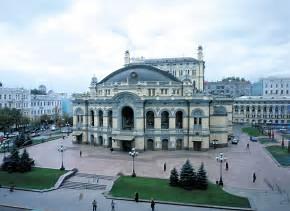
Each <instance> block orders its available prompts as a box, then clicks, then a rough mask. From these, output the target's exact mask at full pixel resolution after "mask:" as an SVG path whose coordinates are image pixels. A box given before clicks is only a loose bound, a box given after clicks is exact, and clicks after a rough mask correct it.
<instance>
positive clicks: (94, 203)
mask: <svg viewBox="0 0 290 211" xmlns="http://www.w3.org/2000/svg"><path fill="white" fill-rule="evenodd" d="M92 204H93V211H97V202H96V200H95V199H94V201H93V202H92Z"/></svg>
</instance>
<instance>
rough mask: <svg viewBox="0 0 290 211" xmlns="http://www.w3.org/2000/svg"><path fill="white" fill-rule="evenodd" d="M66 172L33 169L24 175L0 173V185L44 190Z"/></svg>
mask: <svg viewBox="0 0 290 211" xmlns="http://www.w3.org/2000/svg"><path fill="white" fill-rule="evenodd" d="M66 172H67V171H60V170H58V169H46V168H33V169H32V170H31V171H30V172H26V173H8V172H6V171H0V184H1V185H6V186H10V185H11V184H14V185H15V186H16V187H21V188H32V189H46V188H51V187H53V186H54V184H55V183H56V181H57V180H58V178H59V177H60V176H61V175H62V174H64V173H66Z"/></svg>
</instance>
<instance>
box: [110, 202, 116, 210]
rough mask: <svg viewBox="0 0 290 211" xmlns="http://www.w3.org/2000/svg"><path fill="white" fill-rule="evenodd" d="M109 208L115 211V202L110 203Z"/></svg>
mask: <svg viewBox="0 0 290 211" xmlns="http://www.w3.org/2000/svg"><path fill="white" fill-rule="evenodd" d="M111 208H112V211H115V202H114V200H112V201H111Z"/></svg>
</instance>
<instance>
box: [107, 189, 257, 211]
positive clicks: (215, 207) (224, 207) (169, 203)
mask: <svg viewBox="0 0 290 211" xmlns="http://www.w3.org/2000/svg"><path fill="white" fill-rule="evenodd" d="M104 197H105V198H106V199H115V200H122V201H132V202H135V200H134V199H130V198H123V197H114V196H111V195H109V194H108V193H104ZM139 202H148V203H150V202H151V201H150V200H145V199H139ZM136 203H138V202H136ZM155 203H158V204H168V205H178V206H186V207H202V208H214V209H226V210H245V211H255V210H256V209H253V208H243V207H227V206H218V205H209V204H194V203H179V202H169V201H155Z"/></svg>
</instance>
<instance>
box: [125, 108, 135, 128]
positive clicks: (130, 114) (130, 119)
mask: <svg viewBox="0 0 290 211" xmlns="http://www.w3.org/2000/svg"><path fill="white" fill-rule="evenodd" d="M122 128H123V129H124V130H132V129H133V128H134V111H133V109H132V108H130V107H129V106H125V107H124V108H123V109H122Z"/></svg>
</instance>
